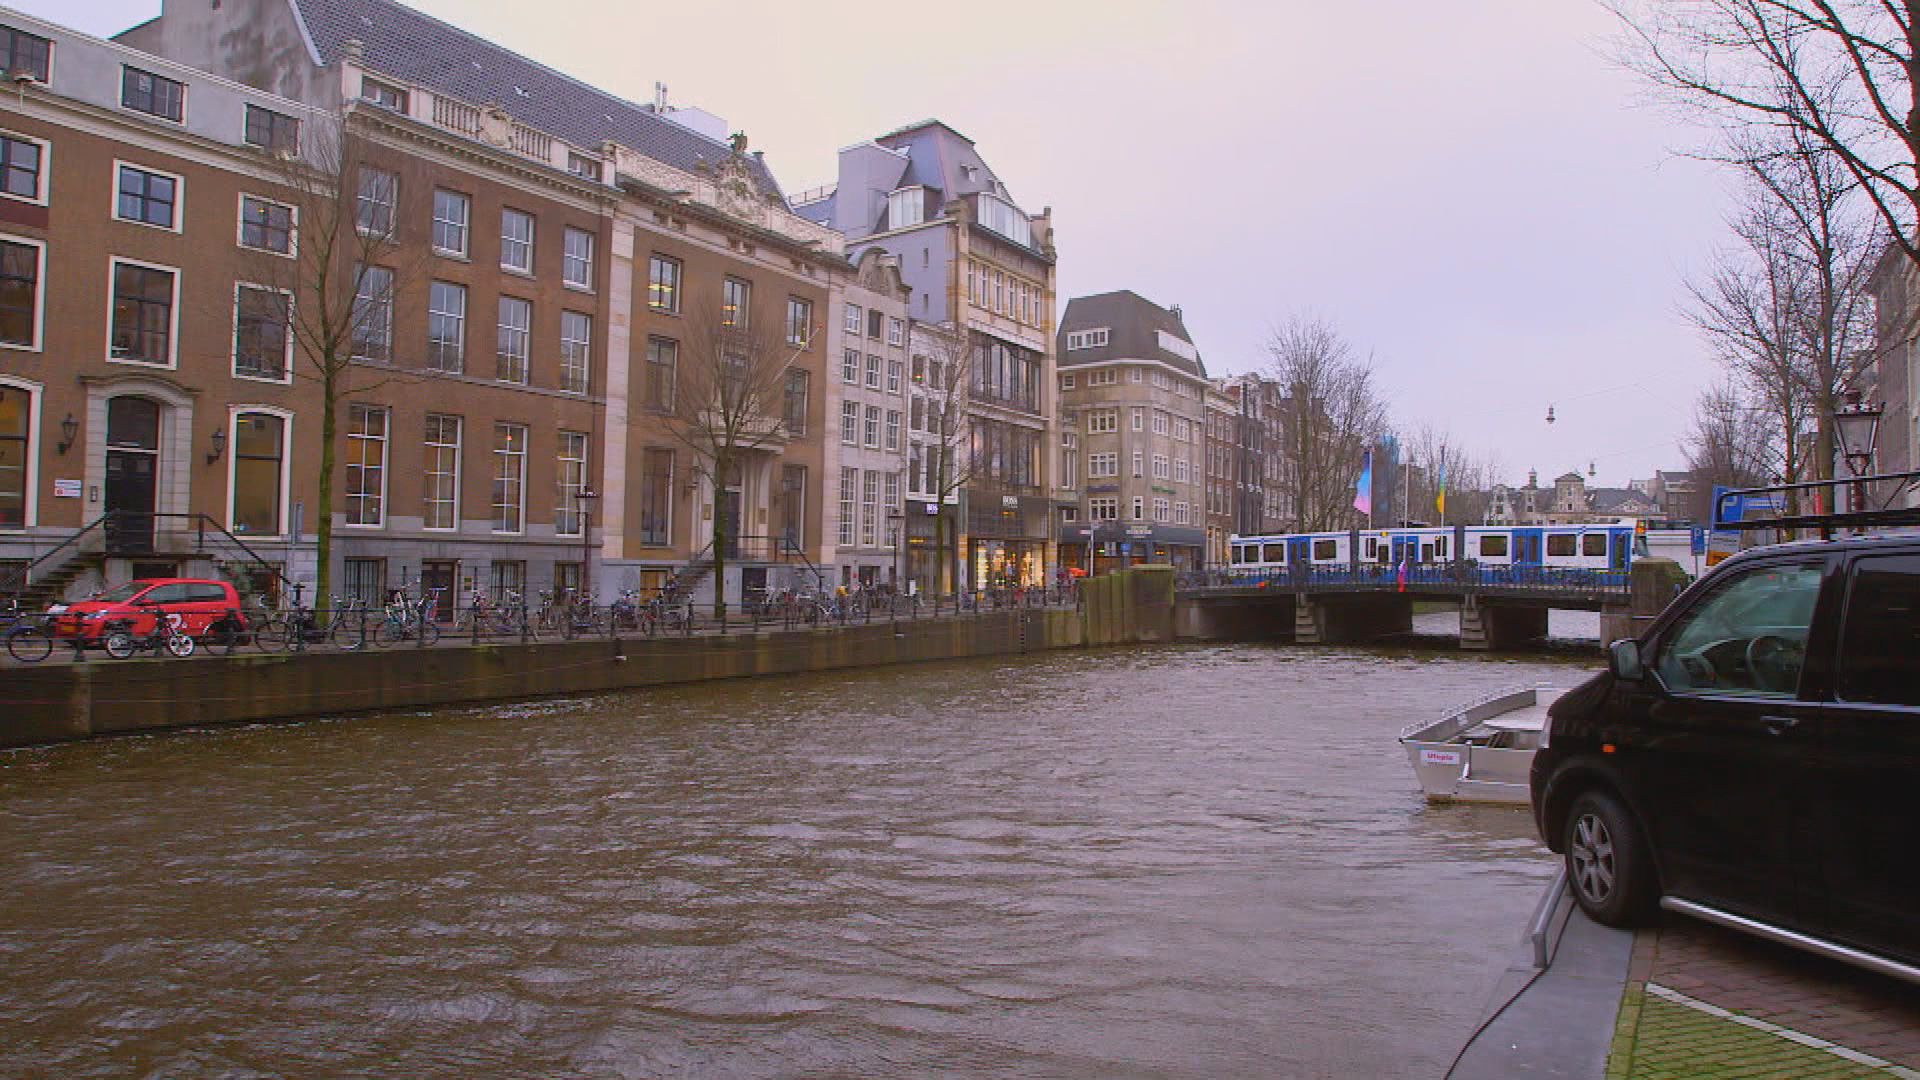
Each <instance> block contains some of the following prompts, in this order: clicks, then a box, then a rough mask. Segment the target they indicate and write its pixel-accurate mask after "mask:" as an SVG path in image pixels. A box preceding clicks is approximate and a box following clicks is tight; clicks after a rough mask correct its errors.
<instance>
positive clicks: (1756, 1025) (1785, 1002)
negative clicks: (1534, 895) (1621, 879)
mask: <svg viewBox="0 0 1920 1080" xmlns="http://www.w3.org/2000/svg"><path fill="white" fill-rule="evenodd" d="M1528 935H1529V945H1528V948H1527V949H1526V950H1525V952H1524V953H1523V954H1522V955H1521V956H1519V957H1517V958H1516V961H1515V963H1514V965H1513V966H1512V967H1510V968H1509V969H1508V971H1507V974H1506V976H1505V978H1503V980H1502V982H1501V984H1500V987H1499V988H1498V990H1497V991H1496V992H1495V994H1494V996H1493V1000H1492V1001H1491V1002H1489V1005H1488V1009H1487V1019H1486V1020H1485V1021H1484V1022H1483V1023H1482V1025H1481V1027H1480V1028H1479V1029H1478V1030H1476V1031H1475V1032H1474V1034H1473V1036H1472V1037H1471V1039H1470V1040H1469V1042H1468V1044H1467V1046H1466V1047H1465V1048H1464V1049H1463V1050H1462V1051H1461V1054H1460V1060H1459V1062H1458V1064H1457V1065H1456V1066H1455V1067H1454V1069H1453V1070H1452V1071H1451V1072H1450V1073H1449V1074H1448V1075H1449V1076H1450V1077H1453V1078H1456V1080H1469V1078H1471V1080H1480V1078H1496V1077H1502V1078H1503V1077H1559V1076H1564V1077H1580V1078H1585V1080H1654V1078H1663V1080H1664V1078H1676V1080H1678V1078H1689V1077H1716V1078H1728V1080H1735V1078H1749V1077H1751V1078H1767V1080H1774V1078H1780V1080H1786V1078H1794V1080H1798V1078H1802V1077H1805V1078H1809V1080H1837V1078H1843V1077H1844V1078H1854V1077H1860V1078H1886V1077H1901V1078H1905V1080H1920V990H1916V988H1914V987H1912V986H1909V985H1907V984H1905V983H1902V982H1899V981H1896V980H1894V979H1890V978H1887V977H1885V976H1881V975H1875V974H1873V973H1871V972H1866V971H1861V970H1859V969H1856V968H1853V967H1849V966H1847V965H1844V964H1840V963H1838V962H1835V961H1831V960H1827V959H1825V958H1822V957H1818V956H1813V955H1810V954H1807V953H1802V952H1799V951H1797V950H1794V949H1789V948H1787V947H1785V946H1781V945H1775V944H1773V943H1771V942H1766V941H1761V940H1759V939H1757V938H1752V937H1748V936H1746V935H1743V934H1738V933H1735V932H1733V931H1730V930H1723V929H1721V928H1719V927H1716V926H1712V925H1709V924H1706V923H1702V922H1697V921H1695V920H1692V919H1686V918H1681V917H1679V916H1675V915H1668V916H1666V918H1665V920H1664V922H1663V924H1662V925H1661V926H1659V927H1657V928H1653V929H1648V930H1642V931H1640V932H1638V933H1636V934H1630V933H1627V932H1625V931H1620V930H1610V929H1607V928H1606V927H1602V926H1599V925H1596V924H1595V923H1593V922H1592V921H1590V920H1589V919H1587V918H1586V916H1585V915H1583V914H1582V913H1581V912H1580V911H1579V909H1578V908H1576V907H1575V906H1574V905H1573V903H1572V900H1571V897H1569V896H1567V895H1566V893H1565V890H1564V885H1563V884H1562V882H1560V881H1557V880H1556V882H1555V883H1554V885H1553V887H1552V888H1551V889H1550V890H1549V892H1548V894H1547V896H1544V897H1543V898H1542V903H1541V906H1540V908H1539V909H1538V910H1537V911H1536V912H1535V915H1534V920H1533V923H1532V924H1531V925H1530V926H1529V930H1528Z"/></svg>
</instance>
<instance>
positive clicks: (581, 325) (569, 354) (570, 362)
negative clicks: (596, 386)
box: [560, 311, 593, 394]
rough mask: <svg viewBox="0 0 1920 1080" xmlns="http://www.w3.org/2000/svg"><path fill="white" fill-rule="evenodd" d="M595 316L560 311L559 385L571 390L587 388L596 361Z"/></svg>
mask: <svg viewBox="0 0 1920 1080" xmlns="http://www.w3.org/2000/svg"><path fill="white" fill-rule="evenodd" d="M592 357H593V316H591V315H586V314H582V313H581V312H578V311H562V312H561V313H560V389H562V390H565V391H566V392H567V393H569V394H584V393H586V392H587V383H588V378H589V377H588V372H589V371H590V370H591V365H592V363H593V359H592Z"/></svg>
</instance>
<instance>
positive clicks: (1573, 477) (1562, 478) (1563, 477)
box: [1553, 472, 1587, 484]
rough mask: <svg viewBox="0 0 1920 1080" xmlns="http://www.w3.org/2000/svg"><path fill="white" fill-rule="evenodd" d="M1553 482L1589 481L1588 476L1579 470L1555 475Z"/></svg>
mask: <svg viewBox="0 0 1920 1080" xmlns="http://www.w3.org/2000/svg"><path fill="white" fill-rule="evenodd" d="M1553 482H1554V483H1556V484H1584V483H1586V482H1587V478H1586V477H1584V476H1581V475H1580V474H1579V473H1577V472H1566V473H1561V474H1560V475H1559V476H1556V477H1554V478H1553Z"/></svg>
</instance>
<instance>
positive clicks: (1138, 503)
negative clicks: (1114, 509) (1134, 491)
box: [1133, 495, 1147, 521]
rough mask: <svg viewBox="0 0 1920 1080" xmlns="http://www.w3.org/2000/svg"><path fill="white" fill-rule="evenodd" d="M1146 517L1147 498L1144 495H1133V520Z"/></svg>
mask: <svg viewBox="0 0 1920 1080" xmlns="http://www.w3.org/2000/svg"><path fill="white" fill-rule="evenodd" d="M1146 517H1147V500H1146V498H1145V497H1144V496H1140V495H1135V496H1134V497H1133V520H1135V521H1144V520H1146Z"/></svg>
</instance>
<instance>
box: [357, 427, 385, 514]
mask: <svg viewBox="0 0 1920 1080" xmlns="http://www.w3.org/2000/svg"><path fill="white" fill-rule="evenodd" d="M386 494H387V410H385V409H382V408H378V407H376V406H373V405H350V406H348V407H347V524H349V525H381V524H383V523H385V521H386V511H385V507H386Z"/></svg>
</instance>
